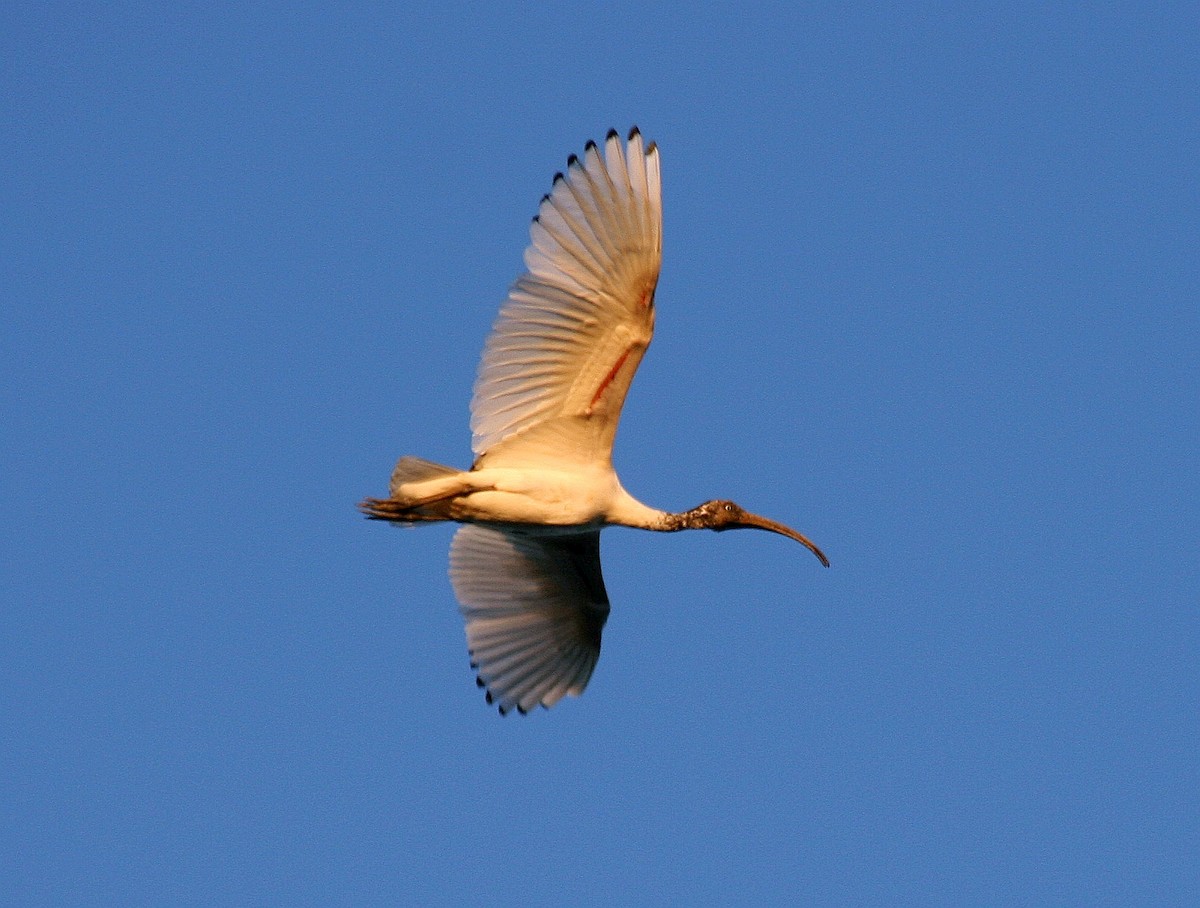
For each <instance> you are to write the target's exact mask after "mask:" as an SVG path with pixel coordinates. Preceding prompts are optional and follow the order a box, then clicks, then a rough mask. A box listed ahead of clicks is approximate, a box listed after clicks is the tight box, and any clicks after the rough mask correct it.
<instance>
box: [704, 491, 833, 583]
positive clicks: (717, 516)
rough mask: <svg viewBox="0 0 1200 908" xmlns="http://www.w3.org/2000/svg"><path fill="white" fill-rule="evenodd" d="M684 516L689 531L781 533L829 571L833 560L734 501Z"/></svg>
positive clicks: (799, 536)
mask: <svg viewBox="0 0 1200 908" xmlns="http://www.w3.org/2000/svg"><path fill="white" fill-rule="evenodd" d="M683 516H684V521H683V523H684V526H686V527H688V528H689V529H697V530H700V529H704V530H716V531H717V532H722V531H723V530H767V531H768V532H771V533H778V534H779V535H780V536H786V537H788V539H794V540H796V541H797V542H798V543H800V544H801V545H803V546H805V547H807V548H808V550H809V551H810V552H812V553H813V554H814V555H816V556H817V558H818V559H819V560H820V562H821V564H823V565H825V567H829V559H828V558H826V557H825V553H824V552H822V551H821V550H820V549H819V548H817V547H816V545H814V544H813V543H812V542H811V541H810V540H809V539H808V537H807V536H805V535H804V534H803V533H798V532H796V531H795V530H793V529H792V528H791V527H789V526H786V525H785V524H782V523H778V522H776V521H774V520H768V519H767V518H766V517H759V516H758V515H757V514H751V513H750V512H749V511H747V510H746V509H744V508H742V507H741V506H739V505H737V504H734V503H733V502H732V501H725V500H723V499H718V500H716V501H706V502H704V504H702V505H698V506H697V507H694V508H692V509H691V510H690V511H687V512H685V514H684V515H683Z"/></svg>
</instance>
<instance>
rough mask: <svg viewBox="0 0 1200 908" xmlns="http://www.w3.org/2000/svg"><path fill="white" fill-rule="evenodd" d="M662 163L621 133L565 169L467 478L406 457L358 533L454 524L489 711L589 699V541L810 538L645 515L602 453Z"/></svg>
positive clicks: (537, 235) (651, 264) (613, 423)
mask: <svg viewBox="0 0 1200 908" xmlns="http://www.w3.org/2000/svg"><path fill="white" fill-rule="evenodd" d="M661 188H662V185H661V178H660V173H659V155H658V148H657V146H656V145H655V144H654V143H653V142H651V143H650V144H649V145H644V144H643V140H642V136H641V133H640V132H639V131H638V129H637V127H634V128H633V129H632V130H631V131H630V132H629V136H628V141H627V142H624V143H623V142H622V141H621V138H620V136H618V135H617V133H616V131H615V130H614V131H610V132H609V133H608V136H607V138H606V139H605V141H604V148H603V151H601V149H600V147H599V146H598V145H597V144H596V143H595V142H588V144H587V145H586V146H585V148H584V152H583V156H582V157H577V156H576V155H571V156H570V157H569V158H568V159H567V168H566V171H565V172H563V173H558V174H555V176H554V183H553V187H552V189H551V191H550V193H549V194H548V195H546V196H544V197H543V198H542V202H541V205H540V206H539V208H538V213H537V216H536V217H534V219H533V225H532V227H531V228H530V243H529V247H528V248H527V249H526V250H525V267H526V271H525V273H524V274H522V275H521V276H520V277H519V278H517V281H516V283H514V284H513V285H512V288H511V289H510V290H509V292H508V298H507V299H506V301H505V302H504V304H503V306H502V307H501V309H500V314H499V316H498V318H497V320H496V323H495V326H494V328H493V330H492V333H491V336H490V337H489V338H488V340H487V343H486V345H485V347H484V351H483V361H482V363H481V365H480V368H479V376H478V379H477V380H476V382H475V390H474V396H473V398H472V400H471V432H472V433H473V440H472V445H471V446H472V449H473V451H474V453H475V462H474V464H473V465H472V466H471V469H470V470H465V471H464V470H457V469H454V468H452V467H446V466H442V465H440V464H436V463H431V462H430V461H427V460H422V459H420V458H417V457H402V458H400V460H399V462H398V463H397V464H396V468H395V470H394V471H393V473H392V478H391V485H390V495H389V497H388V498H382V499H380V498H367V499H366V500H364V501H363V502H362V503H361V504H360V505H359V507H360V508H361V509H362V511H363V512H364V513H365V514H366V515H367V516H368V517H370V518H372V519H375V520H386V521H390V522H392V523H397V524H410V525H412V524H420V523H425V522H431V521H446V520H451V521H457V522H458V523H460V524H462V526H461V527H460V528H459V529H458V531H457V533H456V534H455V536H454V541H453V543H452V544H451V547H450V579H451V582H452V584H453V586H454V591H455V594H456V595H457V597H458V600H459V602H460V603H461V611H462V615H463V618H464V619H465V621H466V632H467V646H468V649H469V651H470V655H471V665H472V667H473V668H475V669H476V670H477V672H478V674H477V677H476V683H477V684H478V685H479V686H480V687H481V688H484V689H485V690H486V696H487V701H488V702H489V703H495V704H496V705H497V706H498V707H499V710H500V712H501V713H502V714H503V713H507V712H508V711H509V710H511V709H513V708H516V709H517V710H518V711H519V712H521V713H525V712H527V711H529V710H530V709H532V708H534V707H535V706H538V705H541V706H543V707H546V708H549V707H551V706H553V705H554V704H555V703H557V702H558V701H559V700H560V699H562V697H563V696H564V695H566V694H572V695H576V696H578V695H579V694H581V693H582V692H583V689H584V688H585V687H586V686H587V683H588V680H589V679H590V678H591V676H592V671H593V669H594V668H595V666H596V660H597V659H598V658H599V656H600V634H601V631H602V630H603V628H604V624H605V622H606V621H607V620H608V613H609V603H608V594H607V593H606V592H605V589H604V578H603V576H602V575H601V572H600V531H601V530H602V529H604V528H605V527H608V526H626V527H637V528H639V529H643V530H655V531H658V532H663V533H673V532H676V531H678V530H698V529H709V530H717V531H721V530H734V529H759V530H768V531H770V532H772V533H779V534H781V535H783V536H787V537H788V538H790V539H794V540H796V541H797V542H799V543H801V544H802V545H805V546H807V547H808V548H809V550H810V551H812V553H813V554H814V555H816V556H817V558H819V559H820V561H821V563H822V564H824V565H825V566H826V567H828V566H829V560H828V559H827V558H826V557H825V555H824V554H823V553H822V552H821V550H820V549H819V548H817V547H816V546H815V545H814V544H813V543H812V542H810V541H809V540H808V539H807V538H806V537H805V536H803V535H801V534H800V533H798V532H796V531H795V530H793V529H791V528H790V527H787V526H785V525H783V524H782V523H777V522H775V521H774V520H768V519H767V518H765V517H759V516H758V515H756V514H751V513H749V512H748V511H745V510H743V509H742V508H740V507H738V506H737V505H736V504H734V503H733V502H732V501H724V500H718V501H707V502H705V503H704V504H701V505H699V506H697V507H695V508H692V509H691V510H690V511H683V512H681V513H669V512H667V511H660V510H658V509H656V508H652V507H648V506H647V505H644V504H642V503H641V502H640V501H638V500H637V499H635V498H634V497H633V496H631V495H630V494H629V493H628V492H626V491H625V489H624V488H622V487H621V483H620V481H619V480H618V479H617V474H616V472H615V471H614V470H613V465H612V446H613V438H614V436H615V435H616V431H617V421H618V419H619V418H620V416H621V406H622V404H623V403H624V402H625V394H626V392H628V390H629V385H630V382H632V381H633V375H634V372H636V371H637V367H638V364H639V363H640V362H641V360H642V356H643V354H644V353H645V352H646V348H647V347H648V346H649V344H650V338H651V336H652V334H653V332H654V290H655V287H656V286H657V284H658V273H659V264H660V260H661V257H662V193H661Z"/></svg>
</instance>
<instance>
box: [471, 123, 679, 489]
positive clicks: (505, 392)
mask: <svg viewBox="0 0 1200 908" xmlns="http://www.w3.org/2000/svg"><path fill="white" fill-rule="evenodd" d="M661 185H662V183H661V178H660V175H659V159H658V149H657V147H656V146H655V145H654V144H653V143H652V144H651V145H650V146H649V147H648V148H646V147H643V144H642V136H641V134H640V133H639V132H638V131H637V130H636V129H634V130H633V131H632V132H631V133H630V135H629V142H628V145H627V146H626V147H623V146H622V142H621V140H620V138H619V137H618V136H617V134H616V133H615V132H610V133H609V134H608V138H607V139H606V140H605V143H604V154H603V156H602V155H601V153H600V150H599V148H598V147H597V146H596V144H595V143H591V142H589V143H588V145H587V148H586V150H585V151H584V155H583V158H582V159H580V158H576V157H575V156H572V157H571V158H570V159H569V160H568V166H567V171H566V173H565V175H564V174H559V175H557V176H556V177H555V179H554V187H553V189H552V190H551V192H550V194H549V195H547V196H546V197H545V198H544V199H543V200H542V204H541V207H540V208H539V209H538V214H537V217H536V218H534V221H533V226H532V227H531V228H530V245H529V248H528V249H526V251H525V265H526V268H527V269H528V270H527V271H526V272H525V273H524V274H523V275H521V276H520V277H519V278H517V281H516V283H515V284H513V286H512V288H511V289H510V290H509V293H508V299H507V300H506V301H505V303H504V305H503V307H502V308H501V310H500V315H499V317H498V318H497V321H496V324H495V327H494V328H493V331H492V334H491V336H490V337H489V338H488V341H487V345H486V346H485V348H484V353H483V362H482V363H481V365H480V370H479V378H478V380H477V381H476V383H475V393H474V397H473V399H472V401H471V431H472V433H473V434H474V438H473V441H472V448H473V449H474V451H475V453H476V454H477V455H484V454H487V455H488V458H489V464H490V465H497V463H499V462H500V461H502V460H503V461H504V462H505V463H509V462H513V461H516V460H520V459H521V458H522V455H521V452H520V441H519V436H520V435H521V434H522V433H524V432H526V431H527V430H529V429H530V428H532V427H534V426H536V425H538V424H540V423H545V422H547V421H550V420H555V419H558V418H563V417H565V418H566V421H565V423H564V428H563V429H562V430H561V432H566V433H567V434H568V435H569V436H570V441H569V446H570V445H573V446H574V448H575V449H576V450H575V452H574V453H575V454H576V455H577V456H582V457H584V458H585V459H590V458H596V457H603V458H608V457H609V455H610V453H611V449H612V440H613V437H614V435H615V434H616V427H617V420H618V419H619V417H620V413H621V406H622V404H623V403H624V401H625V394H626V392H627V391H628V389H629V383H630V382H631V381H632V380H633V374H634V372H635V371H636V370H637V367H638V363H640V362H641V358H642V354H643V353H644V352H645V350H646V347H647V346H648V345H649V343H650V338H651V336H652V335H653V332H654V288H655V286H656V285H657V283H658V272H659V265H660V262H661V259H662V195H661ZM561 432H560V434H561ZM501 442H506V444H505V445H502V446H501V447H500V448H497V447H496V446H497V445H499V444H500V443H501ZM477 463H478V462H477Z"/></svg>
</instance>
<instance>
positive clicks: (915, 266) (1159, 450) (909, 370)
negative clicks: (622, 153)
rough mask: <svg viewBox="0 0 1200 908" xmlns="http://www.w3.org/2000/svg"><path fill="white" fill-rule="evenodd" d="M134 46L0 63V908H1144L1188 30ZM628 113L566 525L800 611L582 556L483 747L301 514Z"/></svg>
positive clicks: (1183, 600)
mask: <svg viewBox="0 0 1200 908" xmlns="http://www.w3.org/2000/svg"><path fill="white" fill-rule="evenodd" d="M168 6H169V5H157V4H156V5H152V6H149V7H143V6H141V5H139V4H129V3H123V4H102V5H99V6H97V5H92V4H78V5H76V4H20V5H19V6H18V7H17V8H15V9H12V8H10V9H9V11H8V12H7V13H6V22H5V25H4V28H3V30H2V32H0V58H2V59H3V64H2V67H3V68H2V73H3V75H2V77H0V78H2V85H0V89H2V90H0V108H2V111H3V125H2V126H0V129H2V130H3V133H4V138H3V142H2V143H0V167H2V173H0V193H2V198H0V255H2V263H0V328H2V331H0V395H2V397H0V407H2V412H0V438H2V440H3V442H2V445H0V454H2V456H3V461H2V464H0V507H2V508H3V514H4V524H5V527H4V530H3V534H4V535H3V556H2V559H0V597H2V601H3V610H4V627H5V632H4V634H3V636H2V637H0V690H2V691H3V694H2V697H3V702H2V707H0V717H2V718H0V803H2V804H3V811H2V814H3V815H2V817H0V835H2V836H3V839H4V841H3V843H0V845H2V848H3V853H4V854H5V857H4V859H3V864H4V867H5V869H4V870H3V872H2V874H0V902H3V903H5V904H13V905H17V904H20V905H55V906H61V905H122V906H126V905H158V904H170V905H286V906H295V905H374V904H380V905H383V904H398V903H403V902H405V901H412V902H413V903H421V904H438V903H447V904H498V905H554V906H561V905H567V904H580V903H582V902H583V901H585V897H590V898H591V899H594V900H595V902H596V903H601V902H603V903H607V904H633V903H635V902H642V903H659V904H679V905H698V904H730V903H734V902H742V903H755V904H795V903H798V902H805V903H817V904H896V903H917V904H929V903H931V902H936V901H942V900H944V901H945V902H947V903H951V904H960V905H961V904H1015V903H1025V904H1048V903H1055V904H1100V903H1104V902H1106V901H1109V902H1112V903H1125V904H1149V903H1152V902H1154V901H1160V902H1163V903H1175V904H1182V903H1189V902H1190V903H1192V904H1195V903H1196V902H1195V899H1197V898H1198V897H1200V871H1198V870H1197V868H1198V867H1200V863H1198V862H1197V854H1198V853H1200V803H1198V795H1197V778H1198V777H1200V773H1198V765H1197V748H1196V730H1197V714H1198V710H1200V681H1198V675H1197V672H1198V669H1197V665H1198V657H1200V611H1198V609H1200V567H1198V559H1197V530H1198V524H1200V521H1198V519H1197V517H1198V511H1200V508H1198V500H1200V469H1198V463H1200V458H1198V457H1197V453H1198V449H1200V425H1198V413H1200V387H1198V384H1200V383H1198V375H1200V369H1198V367H1197V354H1198V353H1200V343H1198V341H1200V330H1198V329H1200V308H1198V290H1200V264H1198V263H1200V256H1198V254H1197V249H1198V248H1200V227H1198V221H1200V215H1198V213H1200V192H1198V185H1200V180H1198V171H1197V162H1198V161H1200V127H1198V125H1197V124H1198V122H1200V121H1198V120H1197V111H1198V110H1200V107H1198V97H1200V65H1198V62H1197V61H1198V58H1197V54H1196V45H1195V34H1196V31H1195V29H1196V23H1197V8H1196V6H1195V5H1194V4H1185V5H1178V6H1176V5H1172V4H1152V5H1151V4H1141V3H1130V4H1126V5H1122V4H1119V3H1114V4H1105V5H1104V8H1103V10H1084V9H1080V8H1076V7H1074V6H1072V8H1071V9H1070V10H1064V9H1057V10H1053V9H1048V8H1047V7H1057V6H1060V5H1047V4H1003V5H1002V8H1000V9H997V8H993V7H994V5H986V6H985V5H982V4H981V5H978V6H955V5H921V6H919V7H915V8H914V7H913V6H911V5H909V4H903V5H898V6H887V5H884V6H879V5H876V4H866V5H863V6H861V7H860V6H855V5H846V4H837V5H835V6H836V7H837V11H836V12H832V13H831V12H825V11H822V10H824V9H825V8H826V6H827V5H826V4H819V5H815V6H816V7H817V9H816V10H815V11H814V10H806V9H804V8H803V7H802V6H801V5H799V4H783V3H781V4H778V5H772V6H762V5H753V4H751V5H749V6H746V7H741V6H738V7H736V8H735V7H705V6H699V7H696V8H694V9H691V10H689V11H687V12H672V11H667V7H666V5H664V6H662V7H659V8H647V7H646V6H645V5H644V4H640V3H639V4H635V3H613V4H603V5H599V4H586V3H571V4H562V5H558V6H554V7H549V6H536V7H535V6H519V7H514V6H510V5H507V4H505V5H502V6H492V5H487V4H474V5H445V4H443V5H440V6H437V7H436V11H434V8H433V7H430V8H428V9H426V10H423V11H419V12H397V11H396V10H395V9H394V8H393V6H392V5H390V4H379V5H375V4H371V5H356V4H338V5H335V8H333V9H330V10H318V9H316V8H314V7H313V6H312V5H308V6H305V7H304V8H301V9H295V8H291V7H285V6H279V7H272V6H270V5H266V4H258V5H255V9H254V11H253V12H248V11H247V10H246V9H245V8H243V7H241V6H237V5H235V6H222V7H220V8H218V9H212V10H210V9H209V8H208V7H207V5H192V4H188V5H185V6H183V7H174V6H171V7H170V9H169V10H168V9H167V7H168ZM1150 6H1153V7H1154V9H1153V10H1149V9H1148V7H1150ZM633 123H637V124H638V125H639V126H640V127H641V128H642V130H643V131H644V132H645V134H646V135H647V136H648V137H649V138H652V139H654V140H656V141H657V142H658V143H659V146H660V147H661V149H662V170H663V181H664V195H665V212H666V215H665V216H666V229H665V249H664V270H663V276H662V282H661V284H660V286H659V292H658V307H659V309H658V334H657V337H656V339H655V342H654V345H653V346H652V347H651V349H650V352H649V354H648V355H647V357H646V360H645V362H644V364H643V366H642V370H641V373H640V374H639V376H638V378H637V381H636V382H635V383H634V387H633V391H632V393H631V396H630V399H629V404H628V407H627V409H626V413H625V419H624V422H623V424H622V431H621V435H620V437H619V438H618V443H617V452H616V461H617V466H618V468H619V470H620V472H621V475H622V478H623V481H624V484H625V486H626V487H627V488H628V489H629V490H630V491H631V492H633V493H634V494H635V495H637V496H638V497H639V498H641V499H642V500H644V501H646V502H648V503H650V504H652V505H655V506H658V507H664V508H668V509H673V510H679V509H683V508H686V507H690V506H692V505H695V504H697V503H698V502H700V501H702V500H704V499H706V498H711V497H729V498H733V499H735V500H736V501H738V502H740V503H741V504H743V505H744V506H746V507H748V508H750V509H752V510H755V511H760V512H762V513H765V514H767V515H769V516H772V517H775V518H777V519H779V520H784V521H786V522H788V523H791V524H793V525H795V526H796V527H797V528H799V529H800V530H801V531H803V532H805V533H807V534H809V535H810V536H811V537H812V538H813V539H814V540H816V541H817V542H818V543H819V544H820V545H821V546H822V547H823V548H824V549H825V551H826V552H827V553H828V554H829V556H830V558H831V560H832V562H833V566H832V568H831V569H829V570H827V571H826V570H823V569H821V568H820V566H819V565H818V564H817V563H816V561H815V560H814V559H813V558H812V556H811V555H809V554H808V553H807V552H806V551H804V550H803V549H801V548H800V547H799V546H796V545H794V544H792V543H789V542H787V541H786V540H783V539H779V538H777V537H772V536H768V535H766V534H752V533H742V534H728V535H722V536H717V535H715V534H710V533H690V534H683V535H679V536H660V535H655V534H646V533H636V532H634V531H626V530H612V531H609V532H608V533H606V534H605V554H604V563H605V573H606V577H607V581H608V588H609V592H610V594H611V597H612V600H613V613H612V617H611V620H610V621H609V624H608V628H607V631H606V636H605V641H604V655H603V657H602V658H601V660H600V664H599V667H598V669H597V672H596V674H595V676H594V678H593V681H592V684H591V687H590V688H589V689H588V691H587V693H586V694H585V696H584V697H583V698H582V699H579V700H568V701H565V702H563V703H562V704H560V705H559V706H557V707H555V709H554V710H552V711H550V712H542V711H539V712H537V713H535V714H534V715H532V716H530V717H527V718H523V719H522V718H520V717H517V716H510V717H508V718H505V719H502V718H501V717H500V716H498V715H497V714H496V713H495V711H494V710H492V709H490V708H489V707H487V706H486V705H485V704H484V702H483V698H482V697H481V695H480V692H479V691H477V690H476V689H475V687H474V684H473V683H472V674H471V672H470V670H469V667H468V662H467V655H466V651H465V647H464V641H463V632H462V627H461V621H460V619H459V616H458V613H457V610H456V606H455V602H454V598H453V595H452V593H451V590H450V586H449V582H448V580H447V578H446V556H447V549H448V545H449V542H450V537H451V532H450V530H449V528H445V527H438V528H428V529H422V530H415V531H408V532H406V531H399V530H394V529H392V528H389V527H386V526H381V525H378V524H373V523H368V522H366V521H364V520H362V519H361V517H360V516H359V515H358V514H357V513H356V512H355V510H354V504H355V502H356V501H357V500H359V499H360V498H361V497H363V496H364V495H369V494H375V495H378V494H381V493H383V492H384V491H385V490H386V487H387V486H386V483H387V477H388V474H389V472H390V469H391V466H392V463H393V462H394V460H395V458H396V457H397V456H399V455H400V454H404V453H414V454H420V455H422V456H425V457H429V458H433V459H436V460H441V461H445V462H449V463H455V464H460V465H464V466H465V465H466V464H467V463H469V446H468V445H469V432H468V428H467V404H468V400H469V396H470V388H471V382H472V380H473V376H474V372H475V367H476V362H477V357H478V354H479V351H480V349H481V347H482V344H483V340H484V337H485V335H486V332H487V330H488V328H489V326H490V324H491V321H492V319H493V317H494V315H495V312H496V309H497V307H498V305H499V303H500V301H501V300H502V298H503V295H504V292H505V290H506V288H507V286H508V284H509V283H510V281H512V280H513V279H514V278H515V277H516V275H517V274H518V272H519V270H520V268H521V253H522V250H523V249H524V246H525V243H526V240H527V236H528V234H527V228H528V221H529V218H530V217H531V216H532V215H533V213H534V211H535V210H536V205H537V202H538V200H539V199H540V197H541V195H542V194H543V193H544V192H546V191H547V190H548V189H549V187H550V179H551V177H552V175H553V174H554V172H555V170H557V169H560V168H561V167H562V166H563V165H564V163H565V159H566V156H567V155H568V154H569V153H571V152H579V151H581V150H582V148H583V145H584V142H585V141H586V140H588V139H589V138H597V139H598V138H600V137H602V136H603V134H604V132H605V131H606V130H607V129H608V128H609V127H616V128H618V129H621V130H624V129H627V128H628V127H629V126H630V125H631V124H633Z"/></svg>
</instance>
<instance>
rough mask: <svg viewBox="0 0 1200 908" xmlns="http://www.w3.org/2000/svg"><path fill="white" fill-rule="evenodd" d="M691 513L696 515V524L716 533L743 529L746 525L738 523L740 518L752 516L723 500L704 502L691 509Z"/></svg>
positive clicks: (730, 502)
mask: <svg viewBox="0 0 1200 908" xmlns="http://www.w3.org/2000/svg"><path fill="white" fill-rule="evenodd" d="M692 513H693V514H695V515H696V518H697V522H698V523H699V524H700V525H701V526H703V527H704V528H705V529H709V530H717V531H718V532H719V531H721V530H736V529H739V528H741V527H744V526H746V524H745V523H744V522H740V521H741V520H742V518H744V517H749V516H753V515H751V514H749V513H748V512H747V511H745V510H743V509H742V508H741V507H739V506H738V505H736V504H734V503H733V502H732V501H725V500H724V499H717V500H715V501H706V502H704V504H702V505H700V506H699V507H695V508H692Z"/></svg>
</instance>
